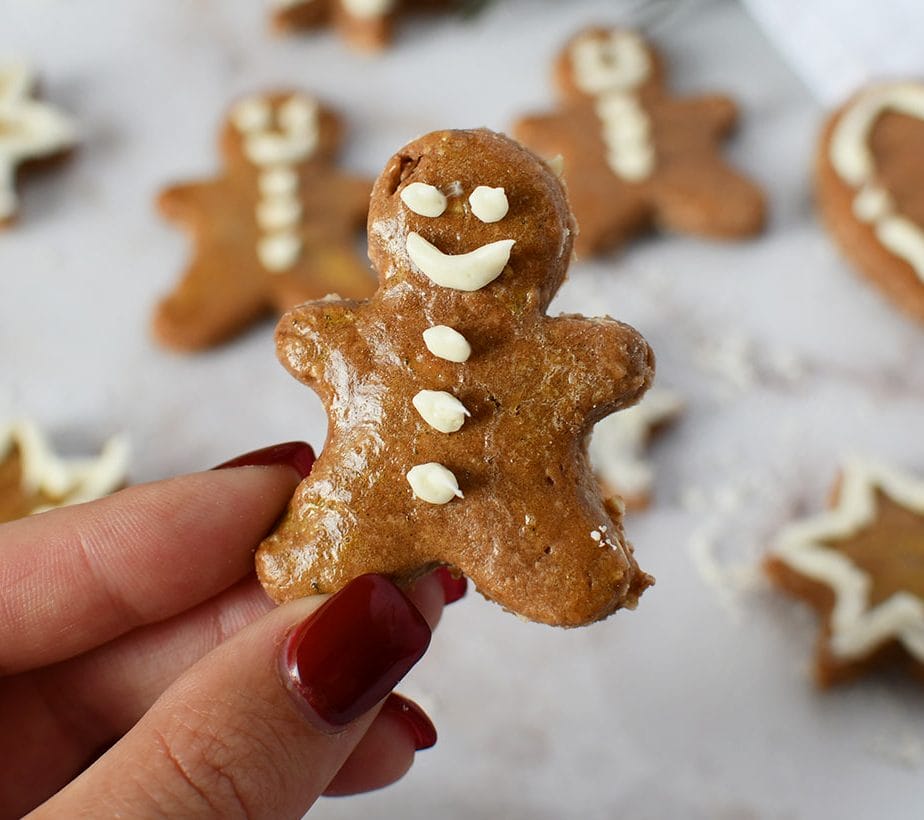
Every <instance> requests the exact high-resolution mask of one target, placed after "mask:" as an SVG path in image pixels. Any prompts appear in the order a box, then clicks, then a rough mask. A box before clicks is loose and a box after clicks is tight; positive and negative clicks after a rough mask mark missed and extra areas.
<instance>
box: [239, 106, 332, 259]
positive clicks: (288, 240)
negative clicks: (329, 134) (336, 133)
mask: <svg viewBox="0 0 924 820" xmlns="http://www.w3.org/2000/svg"><path fill="white" fill-rule="evenodd" d="M274 113H275V120H276V126H277V130H274V131H271V130H270V128H271V127H272V126H273V118H274ZM231 122H232V123H233V124H234V126H235V128H237V130H238V131H239V132H240V133H241V135H242V139H243V141H244V154H245V156H246V157H247V158H248V159H249V160H250V161H251V162H252V163H253V164H254V165H256V166H257V167H258V168H260V169H261V170H260V174H259V176H258V178H257V188H258V191H259V195H260V198H259V199H258V201H257V204H256V206H255V218H256V222H257V227H258V228H259V230H260V237H259V239H258V240H257V247H256V253H257V258H258V259H259V261H260V264H261V265H262V266H263V267H264V268H265V269H266V270H267V271H269V272H270V273H285V272H286V271H289V270H291V269H292V268H293V267H294V266H295V264H296V263H297V262H298V259H299V257H300V255H301V252H302V240H301V237H300V236H299V227H300V226H301V219H302V203H301V197H300V196H299V193H300V192H299V186H300V182H301V178H300V176H299V173H298V170H297V167H296V166H297V165H298V164H299V163H302V162H305V161H306V160H308V159H310V158H311V156H312V155H313V154H314V152H315V151H316V150H317V146H318V139H319V133H318V129H319V123H318V105H317V103H316V102H315V101H314V100H311V99H308V98H306V97H303V96H299V95H295V96H292V97H289V98H288V99H287V100H285V101H284V102H281V103H280V104H279V105H278V106H277V108H276V110H275V112H274V110H273V107H272V105H271V104H270V102H269V100H268V99H267V98H265V97H249V98H247V99H245V100H242V101H241V102H239V103H238V104H237V105H235V106H234V108H233V109H232V111H231Z"/></svg>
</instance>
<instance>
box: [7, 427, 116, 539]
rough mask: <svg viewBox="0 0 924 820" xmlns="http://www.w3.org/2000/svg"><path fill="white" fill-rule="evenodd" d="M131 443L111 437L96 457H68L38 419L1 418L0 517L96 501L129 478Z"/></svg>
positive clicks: (19, 515)
mask: <svg viewBox="0 0 924 820" xmlns="http://www.w3.org/2000/svg"><path fill="white" fill-rule="evenodd" d="M127 467H128V445H127V443H126V442H125V440H124V439H123V438H121V437H118V436H117V437H115V438H112V439H110V440H109V441H108V442H107V443H106V444H105V445H104V446H103V449H102V452H101V453H100V455H99V456H98V457H97V458H87V459H63V458H61V457H59V456H58V455H56V454H55V453H54V451H53V450H52V449H51V445H50V444H49V443H48V441H47V440H46V438H45V436H44V435H42V432H41V431H40V430H39V428H38V427H36V425H35V424H33V423H32V422H28V421H21V422H16V423H13V424H6V425H2V424H0V523H3V522H5V521H13V520H14V519H17V518H23V517H25V516H27V515H32V514H33V513H37V512H42V511H43V510H48V509H51V508H53V507H64V506H67V505H69V504H79V503H82V502H84V501H92V500H94V499H96V498H101V497H102V496H104V495H108V494H109V493H112V492H114V491H115V490H117V489H119V488H120V487H121V486H123V485H124V483H125V475H126V469H127Z"/></svg>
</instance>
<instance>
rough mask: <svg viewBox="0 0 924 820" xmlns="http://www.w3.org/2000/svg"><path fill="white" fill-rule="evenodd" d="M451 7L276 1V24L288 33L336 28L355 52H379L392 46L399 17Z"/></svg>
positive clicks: (439, 3)
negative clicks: (413, 11) (328, 27)
mask: <svg viewBox="0 0 924 820" xmlns="http://www.w3.org/2000/svg"><path fill="white" fill-rule="evenodd" d="M450 5H452V0H273V6H274V9H273V15H272V21H273V26H274V27H275V28H276V29H277V30H279V31H284V32H288V31H297V30H301V29H313V28H318V27H319V26H325V25H330V24H333V25H335V26H336V27H337V29H338V30H339V31H340V33H341V35H342V36H343V37H344V39H345V40H346V41H347V42H348V43H349V44H350V45H351V46H353V47H354V48H357V49H360V50H363V51H376V50H378V49H381V48H384V47H385V46H387V45H388V44H389V43H390V42H391V39H392V34H393V29H394V24H395V18H396V17H397V16H398V15H399V14H403V13H405V12H407V11H411V10H420V11H436V10H439V9H442V8H444V7H447V6H450Z"/></svg>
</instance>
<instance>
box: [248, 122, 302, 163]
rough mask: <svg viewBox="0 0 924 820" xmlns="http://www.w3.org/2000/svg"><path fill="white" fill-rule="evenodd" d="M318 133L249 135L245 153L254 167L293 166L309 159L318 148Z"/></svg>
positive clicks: (260, 133) (263, 133) (263, 132)
mask: <svg viewBox="0 0 924 820" xmlns="http://www.w3.org/2000/svg"><path fill="white" fill-rule="evenodd" d="M317 145H318V136H317V132H316V131H314V130H312V131H309V132H304V133H303V132H296V133H294V134H293V133H286V134H277V133H268V132H266V131H258V132H255V133H253V134H248V135H247V138H246V140H245V141H244V153H245V154H246V155H247V159H249V160H250V161H251V162H252V163H253V164H254V165H292V164H294V163H296V162H303V161H304V160H306V159H308V157H310V156H311V155H312V154H313V153H314V151H315V148H317Z"/></svg>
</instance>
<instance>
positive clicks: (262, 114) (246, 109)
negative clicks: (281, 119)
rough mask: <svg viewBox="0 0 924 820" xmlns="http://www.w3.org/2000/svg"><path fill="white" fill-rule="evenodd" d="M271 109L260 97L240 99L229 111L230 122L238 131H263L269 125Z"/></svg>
mask: <svg viewBox="0 0 924 820" xmlns="http://www.w3.org/2000/svg"><path fill="white" fill-rule="evenodd" d="M271 114H272V110H271V109H270V104H269V102H268V101H267V100H265V99H263V98H262V97H248V98H247V99H246V100H241V101H240V102H239V103H238V104H237V105H235V106H234V108H233V109H232V111H231V122H233V123H234V127H235V128H237V129H238V131H243V132H244V133H245V134H246V133H249V132H251V131H265V130H266V129H267V128H269V127H270V120H271Z"/></svg>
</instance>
